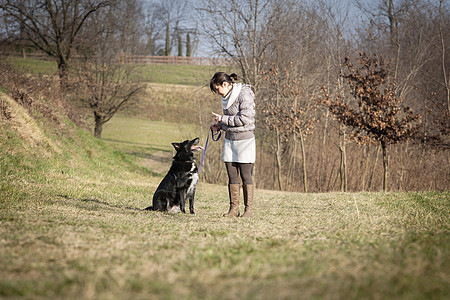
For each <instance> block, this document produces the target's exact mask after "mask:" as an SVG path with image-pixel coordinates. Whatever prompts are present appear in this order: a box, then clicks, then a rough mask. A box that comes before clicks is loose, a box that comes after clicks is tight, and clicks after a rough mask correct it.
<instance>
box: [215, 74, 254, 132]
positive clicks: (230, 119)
mask: <svg viewBox="0 0 450 300" xmlns="http://www.w3.org/2000/svg"><path fill="white" fill-rule="evenodd" d="M233 90H235V91H234V92H235V94H234V95H233ZM233 90H232V91H231V95H230V97H229V98H230V99H228V101H230V100H232V101H231V102H232V103H231V105H228V107H227V102H226V101H225V100H226V99H222V101H223V105H224V107H223V114H224V115H223V116H222V121H221V124H222V130H225V131H226V135H225V138H226V139H228V140H244V139H249V138H252V137H254V133H253V131H254V129H255V94H254V93H253V91H252V89H251V88H250V85H247V84H241V83H235V84H233ZM239 90H240V91H239ZM237 91H239V94H238V95H236V92H237Z"/></svg>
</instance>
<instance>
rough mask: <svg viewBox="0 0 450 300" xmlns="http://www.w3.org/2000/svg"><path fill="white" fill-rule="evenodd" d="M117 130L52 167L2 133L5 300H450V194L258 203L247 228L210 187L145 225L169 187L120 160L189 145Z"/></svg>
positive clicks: (73, 147)
mask: <svg viewBox="0 0 450 300" xmlns="http://www.w3.org/2000/svg"><path fill="white" fill-rule="evenodd" d="M110 125H111V126H109V127H106V128H105V131H104V134H105V139H106V141H98V140H96V139H94V138H92V137H91V136H90V135H88V134H86V133H84V132H83V131H81V130H78V129H76V128H75V127H74V128H73V129H71V130H70V132H71V134H70V136H71V137H70V138H62V139H60V140H61V141H60V144H58V145H59V147H60V149H62V150H64V151H62V152H61V153H59V154H58V153H57V152H56V151H55V152H52V151H50V152H51V154H50V155H48V156H47V157H44V156H42V153H41V149H40V147H31V148H30V147H28V148H27V147H26V145H25V144H24V143H23V140H22V139H21V138H20V137H19V136H17V135H15V134H14V132H13V131H11V129H8V128H6V130H2V133H1V139H0V141H2V142H1V144H0V145H1V150H2V156H1V158H2V165H1V166H2V167H1V173H0V174H1V176H2V178H3V180H2V181H1V183H0V199H1V205H0V223H1V226H0V243H1V247H0V257H1V259H0V297H2V298H25V299H28V298H57V299H59V298H64V299H104V298H108V299H136V298H141V299H149V298H151V299H153V298H161V299H177V298H183V299H293V298H295V299H361V298H382V299H430V298H432V299H446V297H447V296H448V294H449V292H450V290H449V275H450V271H449V270H450V265H449V261H448V257H449V245H450V240H449V236H450V235H449V218H448V216H449V206H450V201H449V198H450V195H449V193H448V192H446V193H440V192H422V193H387V194H383V193H356V194H348V193H328V194H301V193H286V192H275V191H266V190H256V198H255V217H254V218H253V219H250V220H243V219H239V218H223V217H221V214H222V213H223V212H225V211H226V210H227V205H228V204H227V203H228V196H227V190H226V187H225V186H215V185H209V184H205V183H203V182H200V183H199V185H198V191H197V196H196V205H195V207H196V212H197V214H196V215H195V216H193V215H189V214H165V213H155V212H147V211H143V210H142V209H143V208H145V207H147V206H148V205H151V197H152V194H153V192H154V190H155V189H156V187H157V185H158V184H159V181H160V180H161V177H154V176H152V175H151V173H149V172H146V171H145V170H143V169H142V168H140V167H138V166H136V165H135V164H134V163H133V161H134V159H133V157H132V156H129V155H127V154H123V153H122V152H117V151H116V150H114V149H113V148H112V147H114V145H115V144H117V145H118V147H119V148H121V149H122V150H124V151H125V150H126V148H127V147H130V149H135V148H137V149H138V150H139V151H141V150H142V149H141V147H144V148H148V151H149V153H152V151H158V150H162V151H169V149H170V145H167V142H169V141H170V140H171V139H170V138H169V136H172V135H178V134H179V137H182V136H183V133H182V132H179V129H178V126H177V125H176V124H170V123H154V124H152V123H151V122H148V121H143V120H134V121H131V120H127V119H126V118H124V117H122V118H117V119H116V120H115V122H113V123H111V124H110ZM121 128H122V131H121V130H120V129H121ZM125 128H127V129H126V130H125ZM3 129H5V128H3ZM47 134H48V136H50V137H51V133H47ZM53 138H55V137H53ZM108 139H109V140H108ZM113 140H116V141H113ZM20 149H24V150H23V151H22V150H20ZM4 153H6V155H3V154H4Z"/></svg>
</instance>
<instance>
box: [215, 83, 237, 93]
mask: <svg viewBox="0 0 450 300" xmlns="http://www.w3.org/2000/svg"><path fill="white" fill-rule="evenodd" d="M232 88H233V85H232V84H231V83H228V82H226V81H225V82H224V83H222V85H216V86H215V89H216V93H217V94H219V95H220V96H222V97H225V96H226V95H228V93H229V92H230V91H231V89H232Z"/></svg>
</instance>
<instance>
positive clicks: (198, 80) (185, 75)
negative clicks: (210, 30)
mask: <svg viewBox="0 0 450 300" xmlns="http://www.w3.org/2000/svg"><path fill="white" fill-rule="evenodd" d="M234 69H235V68H230V67H223V66H195V65H138V66H136V68H135V69H134V72H133V75H132V77H131V79H132V80H133V81H140V82H153V83H164V84H184V85H195V86H209V79H210V78H211V77H212V75H213V74H214V73H215V72H217V71H224V72H230V71H231V70H234ZM233 72H235V71H233Z"/></svg>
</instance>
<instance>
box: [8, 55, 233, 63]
mask: <svg viewBox="0 0 450 300" xmlns="http://www.w3.org/2000/svg"><path fill="white" fill-rule="evenodd" d="M11 55H12V56H18V53H12V54H11ZM19 55H20V54H19ZM20 56H23V57H24V58H26V57H30V58H35V59H41V60H49V59H50V57H49V56H48V55H47V54H46V53H42V52H32V53H25V52H23V53H22V55H20ZM73 58H76V56H74V57H73ZM116 59H117V62H118V63H121V64H161V65H163V64H164V65H204V66H217V65H220V66H228V65H231V61H230V60H229V59H227V58H218V57H183V56H150V55H131V54H124V53H121V54H118V55H117V57H116Z"/></svg>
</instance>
